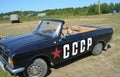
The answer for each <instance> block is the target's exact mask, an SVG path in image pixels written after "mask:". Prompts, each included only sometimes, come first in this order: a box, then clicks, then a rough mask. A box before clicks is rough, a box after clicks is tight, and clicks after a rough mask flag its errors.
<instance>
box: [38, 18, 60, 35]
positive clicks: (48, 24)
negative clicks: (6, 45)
mask: <svg viewBox="0 0 120 77" xmlns="http://www.w3.org/2000/svg"><path fill="white" fill-rule="evenodd" d="M61 24H62V22H58V21H50V20H44V21H41V22H40V24H39V25H40V27H39V29H38V32H39V33H40V34H42V35H45V36H50V37H57V36H58V35H59V32H60V29H61Z"/></svg>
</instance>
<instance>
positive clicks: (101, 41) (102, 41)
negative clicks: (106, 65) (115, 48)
mask: <svg viewBox="0 0 120 77" xmlns="http://www.w3.org/2000/svg"><path fill="white" fill-rule="evenodd" d="M98 43H102V44H103V50H104V47H105V46H106V43H105V41H104V40H98V41H97V42H96V43H95V45H96V44H98ZM95 45H94V46H95Z"/></svg>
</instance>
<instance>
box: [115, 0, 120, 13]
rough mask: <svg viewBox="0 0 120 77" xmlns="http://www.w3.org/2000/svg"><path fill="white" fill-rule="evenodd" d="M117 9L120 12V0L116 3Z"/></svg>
mask: <svg viewBox="0 0 120 77" xmlns="http://www.w3.org/2000/svg"><path fill="white" fill-rule="evenodd" d="M115 10H116V11H117V12H120V2H119V3H116V4H115Z"/></svg>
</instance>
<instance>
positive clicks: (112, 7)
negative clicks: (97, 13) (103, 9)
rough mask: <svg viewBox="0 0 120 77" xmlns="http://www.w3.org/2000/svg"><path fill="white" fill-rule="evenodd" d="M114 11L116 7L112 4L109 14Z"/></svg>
mask: <svg viewBox="0 0 120 77" xmlns="http://www.w3.org/2000/svg"><path fill="white" fill-rule="evenodd" d="M113 10H115V5H114V4H113V3H110V5H109V12H110V13H112V12H113Z"/></svg>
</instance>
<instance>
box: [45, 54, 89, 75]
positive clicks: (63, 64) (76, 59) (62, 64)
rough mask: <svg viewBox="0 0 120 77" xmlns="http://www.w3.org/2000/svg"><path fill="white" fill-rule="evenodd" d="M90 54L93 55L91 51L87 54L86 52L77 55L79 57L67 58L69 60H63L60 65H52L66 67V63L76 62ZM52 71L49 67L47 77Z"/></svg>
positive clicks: (57, 67) (56, 67)
mask: <svg viewBox="0 0 120 77" xmlns="http://www.w3.org/2000/svg"><path fill="white" fill-rule="evenodd" d="M88 56H91V53H86V54H84V55H81V56H77V57H75V58H73V59H70V60H67V61H65V62H63V63H60V64H58V65H56V66H54V67H51V68H55V69H59V68H61V67H64V66H66V65H69V64H72V63H74V62H76V61H78V60H81V59H84V58H87V57H88ZM51 73H52V70H51V69H49V70H48V73H47V75H46V77H47V76H49V75H50V74H51Z"/></svg>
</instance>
